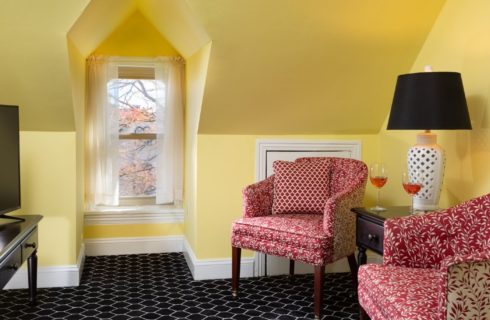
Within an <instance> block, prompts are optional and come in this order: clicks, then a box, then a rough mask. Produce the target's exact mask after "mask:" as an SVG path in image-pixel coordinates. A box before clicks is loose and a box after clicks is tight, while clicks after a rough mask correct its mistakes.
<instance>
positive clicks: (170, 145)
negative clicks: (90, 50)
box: [86, 57, 183, 210]
mask: <svg viewBox="0 0 490 320" xmlns="http://www.w3.org/2000/svg"><path fill="white" fill-rule="evenodd" d="M87 65H88V88H89V90H88V93H89V94H88V99H87V100H88V101H87V117H86V133H87V135H86V142H87V143H86V155H87V157H86V164H87V166H86V181H87V183H86V202H87V207H88V208H89V209H90V210H96V208H97V207H100V206H127V205H149V204H176V203H179V202H180V201H181V200H182V176H183V172H182V171H183V166H182V162H183V89H182V88H183V83H182V79H183V77H182V74H183V63H182V61H181V60H179V59H174V58H155V59H143V58H142V59H135V58H133V59H127V58H115V57H90V58H89V60H88V63H87Z"/></svg>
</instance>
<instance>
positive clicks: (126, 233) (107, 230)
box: [84, 223, 184, 239]
mask: <svg viewBox="0 0 490 320" xmlns="http://www.w3.org/2000/svg"><path fill="white" fill-rule="evenodd" d="M183 233H184V224H183V223H165V224H160V223H158V224H157V223H155V224H133V225H91V226H85V229H84V236H85V239H96V238H119V237H122V238H127V237H130V238H131V237H160V236H175V235H182V234H183Z"/></svg>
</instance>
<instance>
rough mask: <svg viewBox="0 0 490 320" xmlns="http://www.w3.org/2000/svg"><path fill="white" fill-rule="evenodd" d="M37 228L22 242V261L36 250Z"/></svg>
mask: <svg viewBox="0 0 490 320" xmlns="http://www.w3.org/2000/svg"><path fill="white" fill-rule="evenodd" d="M37 244H38V242H37V228H35V229H34V230H32V231H31V233H30V234H29V235H28V236H27V238H26V239H24V241H22V261H25V260H26V259H27V258H28V257H29V256H30V255H31V254H32V253H33V252H34V251H35V250H37Z"/></svg>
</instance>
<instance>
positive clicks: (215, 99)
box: [0, 0, 444, 134]
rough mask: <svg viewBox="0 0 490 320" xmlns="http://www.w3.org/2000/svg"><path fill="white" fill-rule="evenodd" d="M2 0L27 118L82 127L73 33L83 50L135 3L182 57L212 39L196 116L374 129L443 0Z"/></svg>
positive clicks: (312, 129) (280, 125) (204, 127)
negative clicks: (71, 56)
mask: <svg viewBox="0 0 490 320" xmlns="http://www.w3.org/2000/svg"><path fill="white" fill-rule="evenodd" d="M0 1H1V2H0V3H1V10H0V41H1V43H2V50H0V70H1V72H0V103H4V104H19V105H20V106H21V129H22V130H41V131H64V130H75V126H74V120H73V117H74V116H73V102H72V100H71V98H72V97H71V94H72V92H71V87H70V76H69V67H68V65H69V64H68V53H67V41H66V36H67V34H68V37H69V38H70V41H71V43H73V44H74V45H75V46H76V47H77V50H78V51H79V53H80V54H81V55H82V56H83V55H85V56H86V55H88V54H90V53H91V52H92V51H93V50H94V49H95V48H96V47H97V46H98V45H99V44H100V43H101V42H102V41H103V40H104V39H105V38H107V36H109V35H110V33H111V32H113V31H114V30H115V28H117V26H118V25H120V24H121V23H122V22H123V21H124V20H125V19H127V18H128V17H129V15H130V14H132V13H133V12H134V11H135V10H140V11H141V13H142V14H143V15H144V16H145V18H146V19H147V20H148V21H149V22H150V23H152V24H153V25H154V26H155V28H156V29H157V30H158V32H160V33H161V34H162V35H163V37H165V38H166V39H168V40H169V41H170V42H171V43H172V44H173V45H174V47H175V48H176V49H177V50H178V51H179V52H180V53H181V54H182V55H183V56H184V57H185V58H188V57H191V56H192V55H193V54H194V53H195V52H196V51H197V50H198V49H199V48H202V47H203V45H205V44H207V43H209V41H212V42H213V44H212V49H211V56H210V61H209V69H208V73H207V79H206V87H205V91H204V94H205V96H204V100H203V106H202V110H201V116H200V120H199V132H200V133H211V134H307V133H312V134H322V133H325V134H328V133H332V134H335V133H374V132H377V131H378V130H379V129H380V126H381V124H382V121H383V119H384V118H385V117H386V114H387V112H388V109H389V105H390V103H391V95H392V91H393V87H394V83H395V79H396V76H397V74H399V73H404V72H408V71H409V70H410V67H411V65H412V63H413V61H414V60H415V58H416V56H417V54H418V52H419V50H420V48H421V46H422V44H423V42H424V40H425V38H426V36H427V34H428V33H429V31H430V30H431V26H432V24H433V22H434V20H435V19H436V17H437V14H438V12H439V11H440V9H441V7H442V5H443V3H444V1H443V0H432V1H424V0H399V1H393V0H377V1H364V0H348V1H338V0H301V1H298V0H233V1H230V0H187V1H184V0H92V1H89V0H76V1H73V0H70V1H67V0H38V1H32V0H0ZM196 18H197V19H196ZM77 19H78V20H77ZM72 26H73V28H71V27H72ZM202 27H204V28H202ZM70 28H71V29H70ZM427 63H428V64H434V65H436V62H433V61H427Z"/></svg>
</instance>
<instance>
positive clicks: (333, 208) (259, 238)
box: [231, 158, 367, 318]
mask: <svg viewBox="0 0 490 320" xmlns="http://www.w3.org/2000/svg"><path fill="white" fill-rule="evenodd" d="M273 167H274V173H275V174H274V175H272V176H270V177H269V178H267V179H265V180H263V181H260V182H258V183H255V184H253V185H250V186H248V187H246V188H245V189H244V190H243V217H242V218H241V219H238V220H237V221H235V222H234V223H233V227H232V236H231V242H232V250H233V255H232V269H233V270H232V293H233V295H234V296H235V297H236V295H237V292H238V281H239V278H240V254H241V248H245V249H251V250H255V251H259V252H263V253H266V254H269V255H275V256H280V257H286V258H288V259H290V261H291V264H290V266H291V267H292V268H290V270H291V271H290V272H291V273H292V272H294V271H293V270H294V261H301V262H304V263H309V264H313V265H314V269H315V275H314V277H315V280H314V282H315V283H314V288H315V316H316V317H317V318H319V317H320V312H321V301H322V288H323V281H324V273H325V265H326V264H328V263H331V262H334V261H336V260H339V259H341V258H345V257H348V260H349V265H350V267H351V271H352V272H353V273H354V274H355V272H357V264H356V260H355V257H354V251H355V248H356V245H355V215H354V214H352V213H351V212H350V209H351V208H352V207H356V206H359V205H361V203H362V198H363V196H364V189H365V185H366V180H367V168H366V165H365V164H364V163H363V162H361V161H358V160H353V159H344V158H301V159H298V160H296V161H295V162H286V161H276V162H274V164H273Z"/></svg>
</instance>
